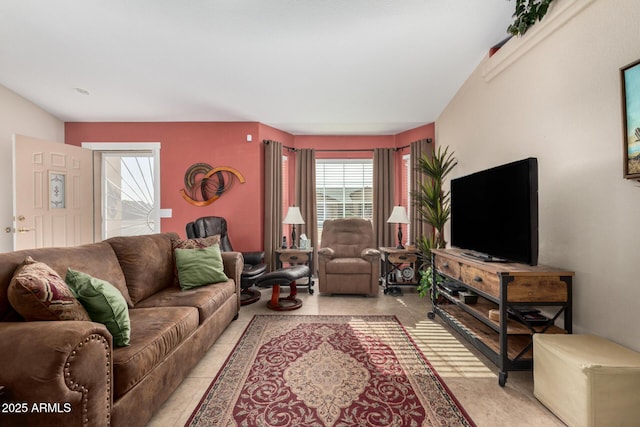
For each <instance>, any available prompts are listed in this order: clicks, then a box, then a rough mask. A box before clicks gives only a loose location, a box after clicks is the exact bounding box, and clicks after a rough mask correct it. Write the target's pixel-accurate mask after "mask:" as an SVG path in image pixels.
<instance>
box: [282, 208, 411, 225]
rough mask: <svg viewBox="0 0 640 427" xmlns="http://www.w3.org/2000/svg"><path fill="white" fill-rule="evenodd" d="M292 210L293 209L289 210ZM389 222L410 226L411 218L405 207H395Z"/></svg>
mask: <svg viewBox="0 0 640 427" xmlns="http://www.w3.org/2000/svg"><path fill="white" fill-rule="evenodd" d="M289 209H291V208H289ZM387 222H390V223H392V224H409V217H408V216H407V210H406V209H405V207H404V206H394V207H393V211H391V216H389V219H388V220H387Z"/></svg>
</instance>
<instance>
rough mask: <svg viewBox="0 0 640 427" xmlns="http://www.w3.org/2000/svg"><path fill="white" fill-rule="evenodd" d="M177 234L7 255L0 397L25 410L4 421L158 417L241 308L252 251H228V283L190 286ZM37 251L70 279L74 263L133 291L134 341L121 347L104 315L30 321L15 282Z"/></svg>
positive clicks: (0, 313) (0, 278) (107, 421)
mask: <svg viewBox="0 0 640 427" xmlns="http://www.w3.org/2000/svg"><path fill="white" fill-rule="evenodd" d="M177 238H178V235H177V234H175V233H163V234H154V235H148V236H135V237H116V238H112V239H109V240H106V241H103V242H99V243H93V244H89V245H84V246H77V247H71V248H44V249H34V250H26V251H18V252H9V253H2V254H0V385H3V386H4V387H5V393H4V395H3V396H0V400H1V401H2V402H3V403H7V405H5V406H3V407H6V408H13V409H15V410H11V411H7V412H13V413H7V412H5V413H1V414H0V425H3V426H13V425H16V426H18V425H19V426H53V425H59V426H78V427H80V426H107V425H112V426H143V425H144V424H145V423H146V422H147V421H148V420H149V419H150V418H151V417H152V415H153V413H154V412H155V411H156V410H157V409H158V408H159V407H160V406H161V405H162V403H163V402H164V401H165V400H166V399H167V398H168V397H169V395H170V394H171V393H172V392H173V391H174V390H175V389H176V388H177V387H178V385H179V384H180V383H181V382H182V380H183V379H184V377H185V376H186V375H187V373H188V372H189V371H190V370H191V369H192V368H193V366H194V365H195V364H196V363H197V362H198V361H199V360H200V359H201V358H202V357H203V355H204V354H205V353H206V352H207V350H208V349H209V348H210V347H211V345H212V344H213V343H214V342H215V341H216V339H217V338H218V337H219V336H220V334H221V333H222V332H223V331H224V329H225V328H226V327H227V326H228V325H229V324H230V322H231V321H232V320H233V319H235V318H237V316H238V312H239V309H240V275H241V273H242V267H243V259H242V255H241V254H240V253H238V252H225V253H223V254H222V257H223V263H224V270H225V274H226V275H227V276H228V277H229V280H228V281H227V282H223V283H218V284H215V285H210V286H202V287H200V288H196V289H192V290H189V291H182V290H181V289H180V287H179V286H178V285H177V284H176V282H175V279H174V275H175V273H174V261H173V253H172V239H177ZM27 256H31V257H32V258H34V259H35V260H36V261H41V262H44V263H46V264H47V265H49V266H50V267H51V268H53V269H54V270H55V271H56V272H57V273H58V274H60V275H61V277H63V278H64V277H65V274H66V271H67V268H68V267H69V268H72V269H74V270H77V271H82V272H85V273H88V274H90V275H92V276H94V277H97V278H101V279H104V280H107V281H109V282H110V283H111V284H113V285H114V286H115V287H116V288H118V289H119V290H120V291H121V293H123V296H124V294H128V295H126V296H125V299H127V297H128V300H127V303H128V305H129V317H130V319H131V343H130V345H129V346H126V347H115V348H114V346H113V344H112V337H111V335H110V334H109V332H108V331H107V329H106V327H105V326H104V325H102V324H99V323H93V322H89V321H48V322H35V321H34V322H26V321H24V320H23V319H22V318H21V317H20V316H19V315H18V313H16V312H15V311H14V310H13V308H12V307H11V305H10V303H9V301H8V297H7V289H8V286H9V283H10V282H11V278H12V276H13V272H14V271H15V269H16V268H17V267H18V266H19V265H20V264H21V263H22V262H23V261H24V260H25V258H26V257H27ZM24 403H26V405H23V404H24ZM9 404H14V405H13V406H8V405H9ZM18 404H19V406H18ZM34 404H35V405H36V408H41V409H43V410H42V411H39V412H38V411H34V406H33V405H34ZM43 404H45V405H44V406H43ZM24 408H26V409H27V410H26V411H24V412H26V413H15V412H20V411H21V409H24Z"/></svg>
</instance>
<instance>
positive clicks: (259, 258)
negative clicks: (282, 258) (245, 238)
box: [242, 251, 264, 265]
mask: <svg viewBox="0 0 640 427" xmlns="http://www.w3.org/2000/svg"><path fill="white" fill-rule="evenodd" d="M242 256H243V257H244V262H245V263H246V264H251V265H258V264H263V263H264V251H252V252H242Z"/></svg>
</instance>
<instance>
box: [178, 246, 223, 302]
mask: <svg viewBox="0 0 640 427" xmlns="http://www.w3.org/2000/svg"><path fill="white" fill-rule="evenodd" d="M175 255H176V266H177V267H178V279H179V280H180V287H181V288H182V290H185V291H186V290H188V289H192V288H195V287H197V286H202V285H210V284H212V283H219V282H226V281H227V280H229V278H228V277H227V275H226V274H224V267H223V264H222V255H221V254H220V245H218V244H215V245H213V246H209V247H208V248H197V249H176V250H175Z"/></svg>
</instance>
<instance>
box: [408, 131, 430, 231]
mask: <svg viewBox="0 0 640 427" xmlns="http://www.w3.org/2000/svg"><path fill="white" fill-rule="evenodd" d="M429 141H430V139H421V140H420V141H415V142H413V143H411V170H410V171H409V181H410V182H409V185H410V186H411V191H412V192H413V191H416V190H417V189H418V188H419V187H420V185H421V184H422V183H423V182H424V180H426V179H427V177H426V175H425V174H423V173H422V172H420V170H419V168H418V161H419V159H420V158H422V156H428V157H431V156H432V154H433V146H432V144H431V143H430V142H429ZM409 219H410V220H411V227H410V228H411V233H410V234H411V235H410V236H409V237H410V240H409V242H411V243H415V242H416V241H417V240H418V239H419V238H420V237H422V236H430V235H431V233H433V227H431V225H429V224H427V223H426V222H424V221H423V220H422V216H421V215H420V211H419V209H418V206H417V205H416V203H414V201H413V200H412V201H411V213H410V215H409Z"/></svg>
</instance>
